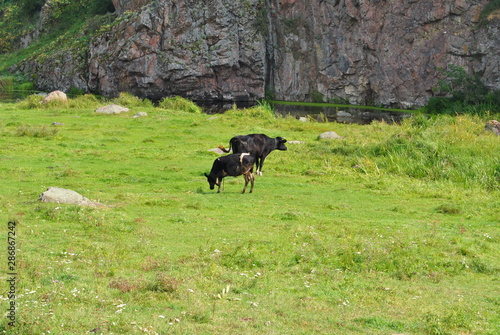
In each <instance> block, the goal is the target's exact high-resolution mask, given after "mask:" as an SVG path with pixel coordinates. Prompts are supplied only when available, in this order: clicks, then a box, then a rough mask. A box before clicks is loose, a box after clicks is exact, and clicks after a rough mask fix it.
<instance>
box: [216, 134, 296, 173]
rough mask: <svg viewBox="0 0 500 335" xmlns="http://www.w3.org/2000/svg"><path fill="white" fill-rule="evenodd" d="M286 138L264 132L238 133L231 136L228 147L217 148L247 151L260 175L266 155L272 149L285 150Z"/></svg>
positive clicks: (227, 150)
mask: <svg viewBox="0 0 500 335" xmlns="http://www.w3.org/2000/svg"><path fill="white" fill-rule="evenodd" d="M285 143H286V140H285V139H284V138H282V137H279V136H278V137H276V138H271V137H269V136H267V135H264V134H250V135H240V136H235V137H233V138H231V140H230V141H229V146H230V148H229V149H225V148H224V147H222V146H219V148H220V149H221V150H222V151H224V152H230V151H231V150H233V154H237V153H242V152H248V153H250V155H252V156H254V157H255V164H256V168H257V169H256V171H255V173H256V174H258V175H261V176H262V165H264V160H265V159H266V157H267V155H269V154H270V153H271V151H273V150H287V147H286V145H285Z"/></svg>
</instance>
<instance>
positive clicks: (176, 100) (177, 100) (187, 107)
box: [158, 96, 202, 113]
mask: <svg viewBox="0 0 500 335" xmlns="http://www.w3.org/2000/svg"><path fill="white" fill-rule="evenodd" d="M158 107H160V108H165V109H172V110H176V111H183V112H188V113H201V112H202V109H201V107H200V106H198V105H197V104H196V103H194V102H193V101H190V100H188V99H185V98H183V97H179V96H175V97H166V98H163V99H162V100H161V101H160V103H159V104H158Z"/></svg>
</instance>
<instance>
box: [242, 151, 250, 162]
mask: <svg viewBox="0 0 500 335" xmlns="http://www.w3.org/2000/svg"><path fill="white" fill-rule="evenodd" d="M246 155H250V154H249V153H248V152H244V153H242V154H241V155H240V164H243V157H244V156H246Z"/></svg>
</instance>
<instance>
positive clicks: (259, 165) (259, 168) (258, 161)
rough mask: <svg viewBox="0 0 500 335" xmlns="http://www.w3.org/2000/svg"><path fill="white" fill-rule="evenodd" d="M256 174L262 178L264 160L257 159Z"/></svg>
mask: <svg viewBox="0 0 500 335" xmlns="http://www.w3.org/2000/svg"><path fill="white" fill-rule="evenodd" d="M255 169H256V170H255V174H256V175H258V176H262V171H261V170H262V158H255Z"/></svg>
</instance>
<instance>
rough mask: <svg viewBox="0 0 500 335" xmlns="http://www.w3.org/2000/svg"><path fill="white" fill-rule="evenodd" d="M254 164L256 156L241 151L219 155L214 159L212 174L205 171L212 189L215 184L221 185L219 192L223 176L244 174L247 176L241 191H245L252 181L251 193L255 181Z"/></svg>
mask: <svg viewBox="0 0 500 335" xmlns="http://www.w3.org/2000/svg"><path fill="white" fill-rule="evenodd" d="M254 164H255V158H254V157H252V156H251V155H250V154H249V153H239V154H232V155H227V156H223V157H219V158H217V159H216V160H215V161H214V165H213V166H212V170H211V171H210V174H208V175H207V174H206V173H205V177H207V180H208V183H209V184H210V189H211V190H213V189H214V186H215V185H217V186H218V187H219V188H218V190H217V193H219V192H220V186H221V184H222V178H224V177H226V176H233V177H237V176H241V175H243V176H244V177H245V187H243V192H241V193H245V190H246V189H247V185H248V182H251V183H252V187H251V188H250V193H252V191H253V184H254V181H255V177H254V175H253V165H254Z"/></svg>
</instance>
